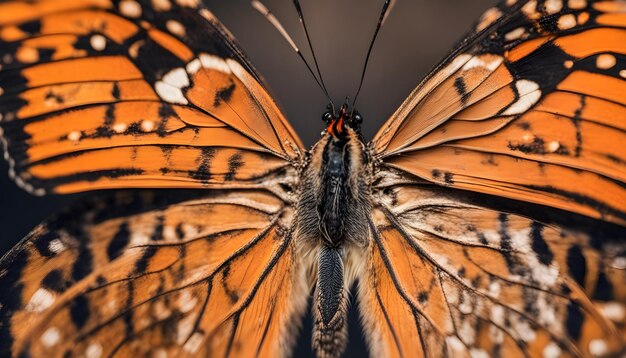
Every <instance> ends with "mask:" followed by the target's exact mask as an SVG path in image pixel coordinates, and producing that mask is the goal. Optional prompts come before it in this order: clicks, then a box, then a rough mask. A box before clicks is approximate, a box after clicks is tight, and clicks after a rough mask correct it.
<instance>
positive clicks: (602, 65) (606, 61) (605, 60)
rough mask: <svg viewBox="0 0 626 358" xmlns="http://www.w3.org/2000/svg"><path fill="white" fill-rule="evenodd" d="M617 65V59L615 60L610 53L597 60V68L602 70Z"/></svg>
mask: <svg viewBox="0 0 626 358" xmlns="http://www.w3.org/2000/svg"><path fill="white" fill-rule="evenodd" d="M616 63H617V59H615V56H613V55H611V54H608V53H603V54H601V55H600V56H598V57H597V58H596V66H597V67H598V68H599V69H601V70H608V69H609V68H612V67H613V66H615V64H616Z"/></svg>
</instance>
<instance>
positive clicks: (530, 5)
mask: <svg viewBox="0 0 626 358" xmlns="http://www.w3.org/2000/svg"><path fill="white" fill-rule="evenodd" d="M522 12H523V13H524V14H525V15H526V17H528V18H529V19H531V20H536V19H537V18H539V17H541V14H540V13H539V12H537V0H531V1H529V2H527V3H526V4H525V5H524V6H522Z"/></svg>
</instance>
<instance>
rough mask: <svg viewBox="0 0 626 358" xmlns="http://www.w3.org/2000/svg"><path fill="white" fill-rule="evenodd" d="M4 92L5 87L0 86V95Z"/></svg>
mask: <svg viewBox="0 0 626 358" xmlns="http://www.w3.org/2000/svg"><path fill="white" fill-rule="evenodd" d="M3 94H4V88H2V87H0V96H2V95H3ZM0 119H2V118H0Z"/></svg>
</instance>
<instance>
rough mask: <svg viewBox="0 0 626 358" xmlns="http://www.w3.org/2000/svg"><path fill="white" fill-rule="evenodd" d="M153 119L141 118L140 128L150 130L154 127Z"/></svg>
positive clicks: (145, 130)
mask: <svg viewBox="0 0 626 358" xmlns="http://www.w3.org/2000/svg"><path fill="white" fill-rule="evenodd" d="M155 127H156V126H155V124H154V121H150V120H143V121H141V130H142V131H144V132H152V131H153V130H154V128H155Z"/></svg>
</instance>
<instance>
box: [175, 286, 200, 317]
mask: <svg viewBox="0 0 626 358" xmlns="http://www.w3.org/2000/svg"><path fill="white" fill-rule="evenodd" d="M196 304H198V299H197V298H196V297H195V296H193V295H192V294H190V293H189V292H188V291H184V292H183V293H182V294H181V295H180V297H178V308H179V309H180V312H182V313H187V312H189V311H191V310H192V309H193V308H194V307H196Z"/></svg>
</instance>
